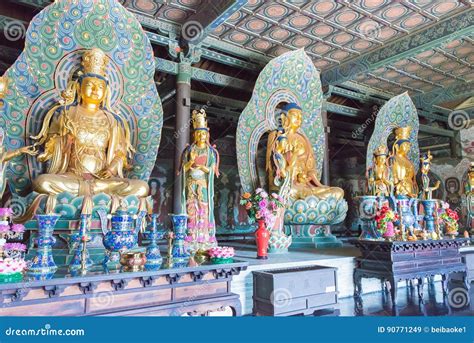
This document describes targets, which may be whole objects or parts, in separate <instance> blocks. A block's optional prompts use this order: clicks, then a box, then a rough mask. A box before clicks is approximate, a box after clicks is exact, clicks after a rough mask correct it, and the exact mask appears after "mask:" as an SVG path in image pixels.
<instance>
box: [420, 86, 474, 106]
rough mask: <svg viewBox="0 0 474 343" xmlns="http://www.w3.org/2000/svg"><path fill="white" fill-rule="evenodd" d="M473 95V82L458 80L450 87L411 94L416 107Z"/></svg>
mask: <svg viewBox="0 0 474 343" xmlns="http://www.w3.org/2000/svg"><path fill="white" fill-rule="evenodd" d="M471 95H474V82H460V83H458V84H455V85H452V86H450V87H445V88H443V89H437V90H435V91H432V92H428V93H422V94H417V95H414V96H412V100H413V103H414V104H415V106H416V107H418V108H430V107H432V106H433V105H439V104H442V103H443V102H447V101H452V100H457V99H461V98H467V97H469V96H471Z"/></svg>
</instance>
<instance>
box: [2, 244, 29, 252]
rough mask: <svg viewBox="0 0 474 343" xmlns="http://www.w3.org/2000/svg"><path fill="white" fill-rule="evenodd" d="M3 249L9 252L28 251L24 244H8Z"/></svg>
mask: <svg viewBox="0 0 474 343" xmlns="http://www.w3.org/2000/svg"><path fill="white" fill-rule="evenodd" d="M3 248H4V249H5V250H8V251H26V245H24V244H22V243H6V244H5V245H4V246H3Z"/></svg>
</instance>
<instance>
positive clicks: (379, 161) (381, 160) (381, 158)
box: [375, 155, 387, 164]
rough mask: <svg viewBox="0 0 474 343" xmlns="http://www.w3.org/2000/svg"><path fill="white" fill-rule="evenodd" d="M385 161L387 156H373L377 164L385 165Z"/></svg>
mask: <svg viewBox="0 0 474 343" xmlns="http://www.w3.org/2000/svg"><path fill="white" fill-rule="evenodd" d="M386 161H387V156H386V155H379V156H375V162H376V163H377V164H385V162H386Z"/></svg>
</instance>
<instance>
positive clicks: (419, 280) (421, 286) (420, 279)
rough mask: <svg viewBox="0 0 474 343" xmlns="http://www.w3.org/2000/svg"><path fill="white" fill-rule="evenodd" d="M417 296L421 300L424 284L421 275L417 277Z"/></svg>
mask: <svg viewBox="0 0 474 343" xmlns="http://www.w3.org/2000/svg"><path fill="white" fill-rule="evenodd" d="M417 286H418V298H419V299H420V300H422V301H423V286H424V279H423V278H422V277H421V278H419V279H418V285H417Z"/></svg>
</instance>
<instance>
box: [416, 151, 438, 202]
mask: <svg viewBox="0 0 474 343" xmlns="http://www.w3.org/2000/svg"><path fill="white" fill-rule="evenodd" d="M432 159H433V155H431V152H430V151H428V153H426V154H423V156H421V158H420V162H421V182H422V189H421V191H422V199H423V200H431V199H432V198H433V191H435V190H437V189H438V188H439V186H440V185H441V183H440V182H439V181H436V184H435V185H434V186H433V187H430V178H429V176H428V174H429V172H430V169H431V160H432Z"/></svg>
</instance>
